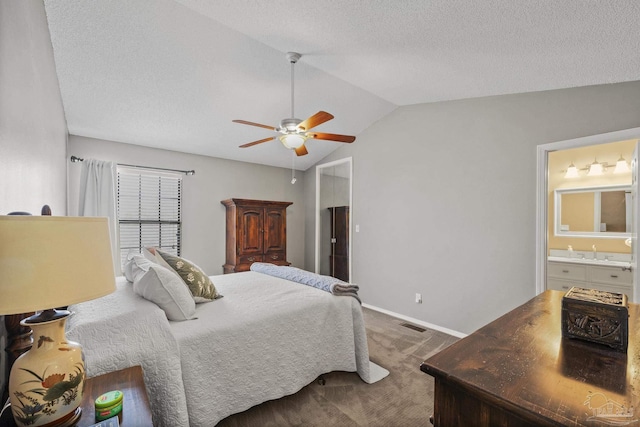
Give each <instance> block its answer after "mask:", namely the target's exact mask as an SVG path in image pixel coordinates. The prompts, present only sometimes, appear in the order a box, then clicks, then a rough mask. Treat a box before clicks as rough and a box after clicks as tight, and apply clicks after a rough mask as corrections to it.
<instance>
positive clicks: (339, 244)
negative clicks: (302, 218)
mask: <svg viewBox="0 0 640 427" xmlns="http://www.w3.org/2000/svg"><path fill="white" fill-rule="evenodd" d="M327 209H329V212H330V213H331V215H330V216H331V228H330V231H331V254H330V255H329V271H330V272H329V275H330V276H332V277H335V278H336V279H340V280H342V281H345V282H348V281H349V206H336V207H331V208H327Z"/></svg>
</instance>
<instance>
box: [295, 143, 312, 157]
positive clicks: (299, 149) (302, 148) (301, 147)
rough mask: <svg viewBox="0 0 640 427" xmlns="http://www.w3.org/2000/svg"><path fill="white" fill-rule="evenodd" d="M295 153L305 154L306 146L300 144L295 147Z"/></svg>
mask: <svg viewBox="0 0 640 427" xmlns="http://www.w3.org/2000/svg"><path fill="white" fill-rule="evenodd" d="M296 154H297V155H298V156H306V155H307V154H309V152H308V151H307V147H305V146H304V144H302V145H301V146H300V147H298V148H296Z"/></svg>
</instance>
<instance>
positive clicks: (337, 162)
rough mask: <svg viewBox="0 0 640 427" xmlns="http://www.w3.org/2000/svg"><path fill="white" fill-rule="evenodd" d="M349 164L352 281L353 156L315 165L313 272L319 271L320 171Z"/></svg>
mask: <svg viewBox="0 0 640 427" xmlns="http://www.w3.org/2000/svg"><path fill="white" fill-rule="evenodd" d="M343 163H348V164H349V281H350V282H352V283H353V268H352V266H353V262H352V261H353V253H352V251H353V226H352V225H353V157H345V158H343V159H338V160H334V161H332V162H328V163H323V164H321V165H317V166H316V207H315V209H316V259H315V272H316V273H320V171H321V170H322V169H325V168H329V167H333V166H337V165H340V164H343Z"/></svg>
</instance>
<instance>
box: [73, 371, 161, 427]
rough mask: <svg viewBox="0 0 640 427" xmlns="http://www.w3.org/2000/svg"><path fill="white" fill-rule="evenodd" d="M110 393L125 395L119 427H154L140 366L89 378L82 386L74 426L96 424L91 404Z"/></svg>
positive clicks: (84, 426)
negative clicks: (79, 414)
mask: <svg viewBox="0 0 640 427" xmlns="http://www.w3.org/2000/svg"><path fill="white" fill-rule="evenodd" d="M111 390H120V391H122V392H123V393H124V404H123V407H122V421H121V422H120V426H121V427H147V426H150V427H153V422H152V420H151V407H150V406H149V397H148V396H147V389H146V388H145V385H144V378H143V376H142V368H141V367H140V366H132V367H131V368H126V369H122V370H120V371H114V372H109V373H108V374H104V375H99V376H97V377H93V378H88V379H87V380H86V382H85V385H84V396H83V398H82V417H81V418H80V421H78V423H77V424H76V427H86V426H90V425H92V424H95V423H96V421H95V407H94V402H95V400H96V398H97V397H98V396H100V395H101V394H103V393H106V392H108V391H111Z"/></svg>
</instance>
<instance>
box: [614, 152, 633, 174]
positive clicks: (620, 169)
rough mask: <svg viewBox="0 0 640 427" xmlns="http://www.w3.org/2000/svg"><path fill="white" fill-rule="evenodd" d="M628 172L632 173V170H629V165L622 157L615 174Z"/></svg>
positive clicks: (617, 163)
mask: <svg viewBox="0 0 640 427" xmlns="http://www.w3.org/2000/svg"><path fill="white" fill-rule="evenodd" d="M627 172H631V169H629V164H628V163H627V161H626V160H625V159H624V157H622V155H620V158H619V159H618V161H617V162H616V168H615V169H614V170H613V173H627Z"/></svg>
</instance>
